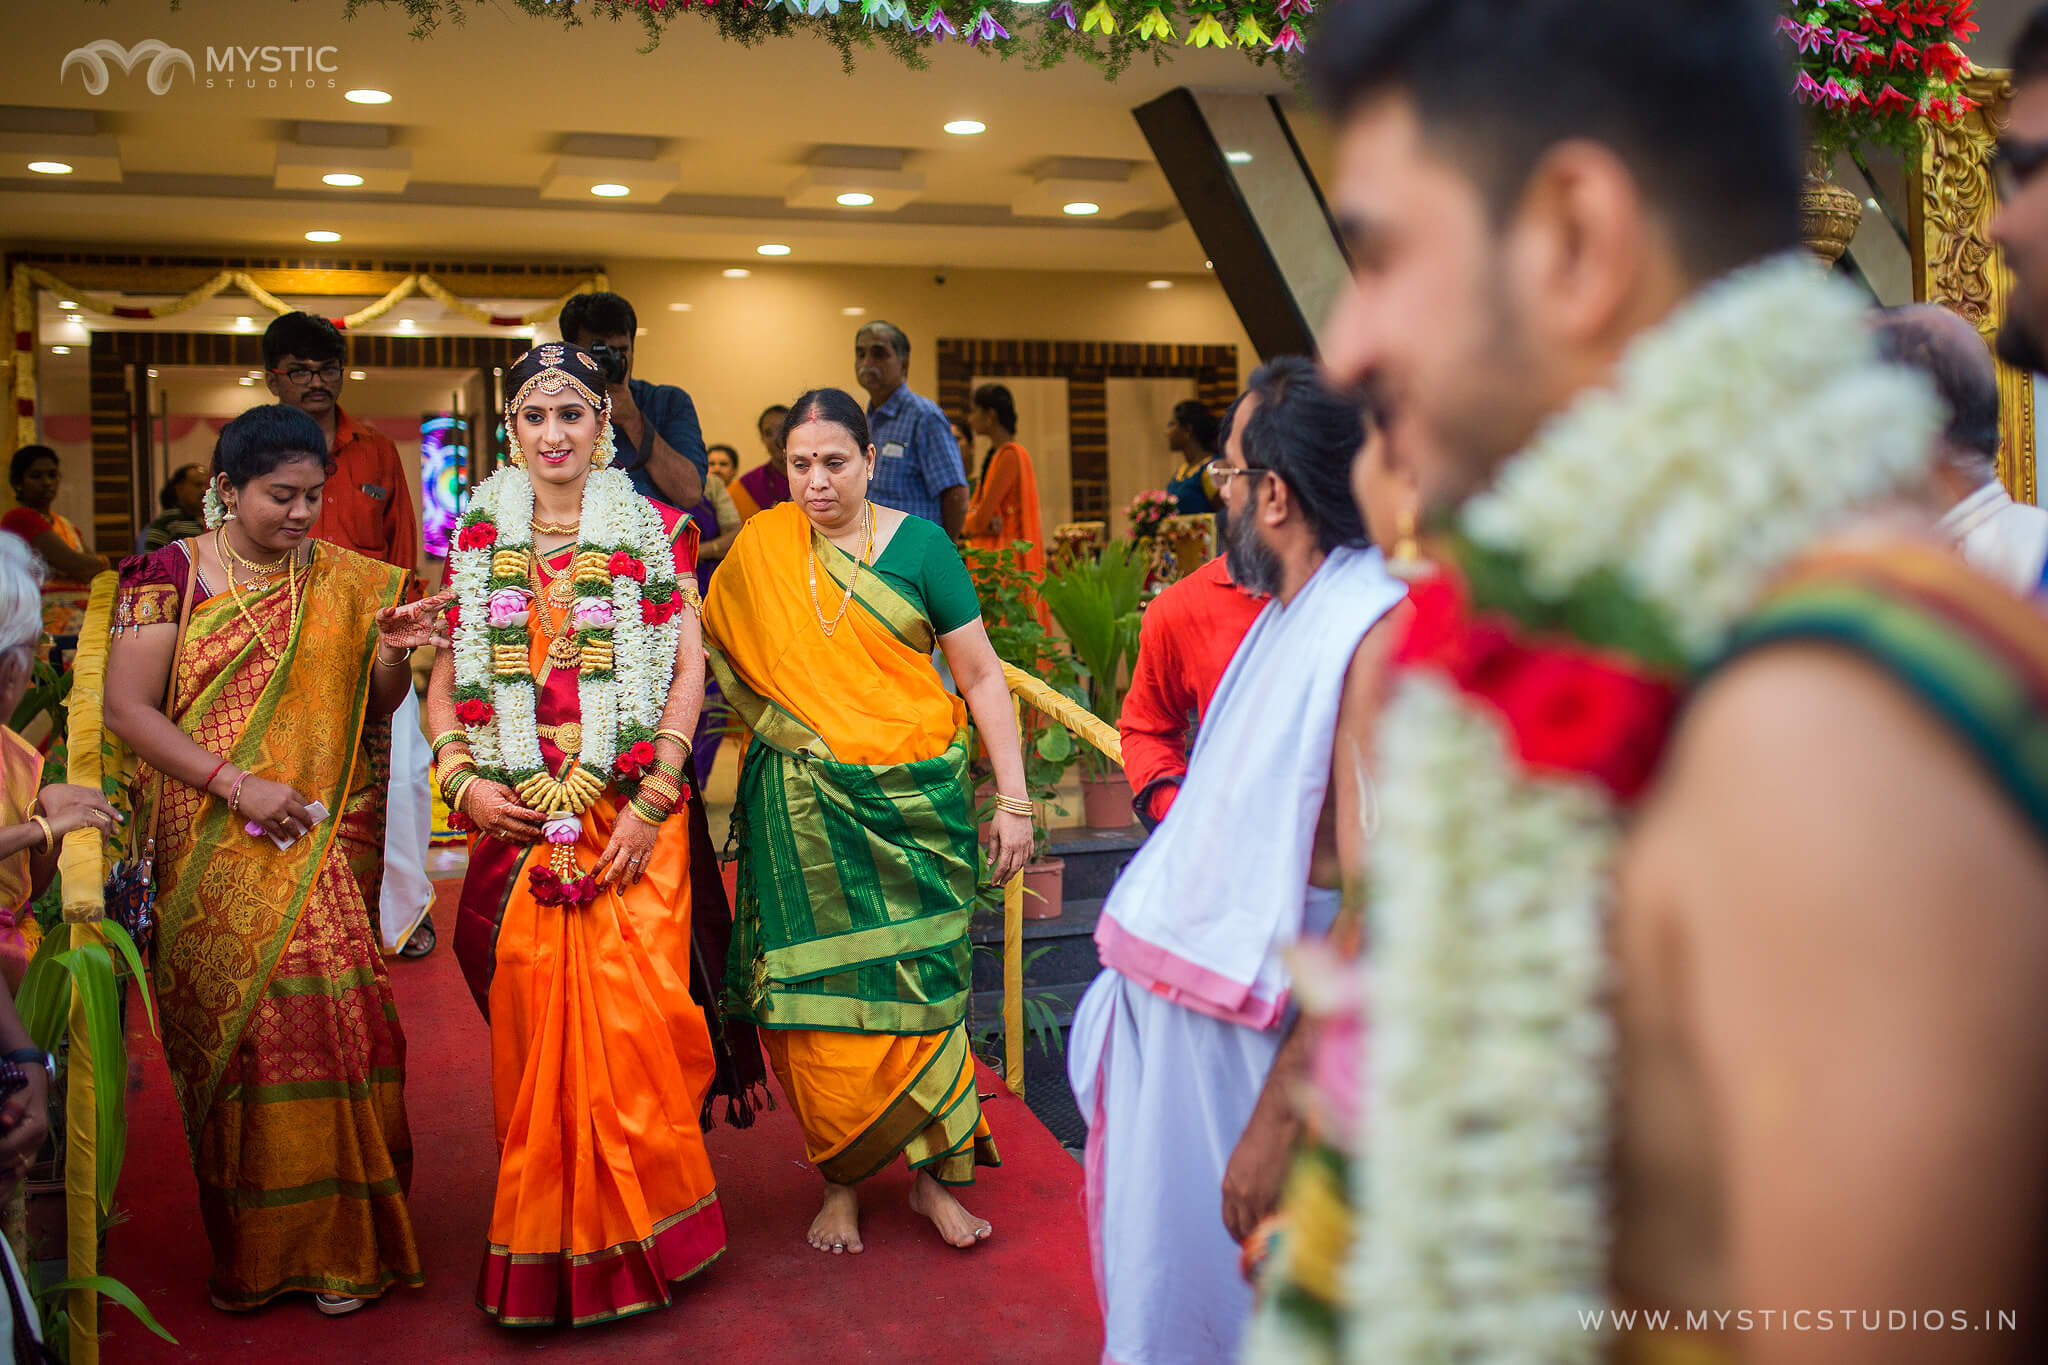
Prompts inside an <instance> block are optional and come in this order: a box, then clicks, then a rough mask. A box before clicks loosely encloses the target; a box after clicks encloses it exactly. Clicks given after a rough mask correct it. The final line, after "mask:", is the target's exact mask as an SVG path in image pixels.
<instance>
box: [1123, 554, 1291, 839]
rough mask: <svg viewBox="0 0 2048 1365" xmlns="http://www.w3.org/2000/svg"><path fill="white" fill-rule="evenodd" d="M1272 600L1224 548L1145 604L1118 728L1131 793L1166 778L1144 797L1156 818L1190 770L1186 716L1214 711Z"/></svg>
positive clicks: (1149, 813) (1162, 814)
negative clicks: (1240, 575) (1256, 592)
mask: <svg viewBox="0 0 2048 1365" xmlns="http://www.w3.org/2000/svg"><path fill="white" fill-rule="evenodd" d="M1266 601H1267V599H1266V598H1264V597H1254V596H1252V595H1251V594H1250V593H1248V592H1245V591H1244V590H1243V589H1241V588H1239V587H1238V586H1237V585H1236V584H1235V583H1233V582H1231V581H1230V572H1229V570H1227V569H1226V568H1224V566H1223V557H1222V556H1221V555H1219V556H1217V557H1216V558H1215V559H1212V560H1210V561H1209V562H1208V563H1207V564H1204V565H1203V566H1202V567H1201V568H1199V569H1197V570H1195V571H1194V572H1193V573H1191V574H1189V575H1188V576H1187V577H1186V578H1183V579H1181V580H1180V582H1178V583H1175V584H1174V585H1173V586H1172V587H1170V588H1168V589H1167V590H1166V591H1165V592H1162V593H1160V594H1159V596H1158V598H1157V599H1155V600H1154V601H1153V603H1152V605H1151V606H1149V607H1147V608H1145V624H1144V627H1143V628H1142V630H1141V632H1140V634H1139V637H1138V663H1137V666H1136V667H1135V668H1133V669H1132V670H1131V690H1130V695H1128V696H1127V697H1125V698H1124V709H1123V715H1122V719H1121V720H1120V722H1119V723H1118V727H1117V728H1118V729H1119V731H1121V733H1122V735H1123V742H1124V775H1125V777H1126V778H1127V779H1128V780H1129V781H1130V784H1131V792H1132V794H1133V795H1134V796H1135V795H1140V794H1142V793H1143V792H1144V791H1145V789H1146V788H1147V787H1150V786H1152V784H1153V783H1155V782H1162V781H1163V783H1164V785H1162V786H1160V787H1157V788H1155V789H1154V790H1153V793H1152V796H1151V798H1150V800H1149V801H1148V802H1147V804H1146V809H1145V814H1146V815H1147V816H1149V817H1150V818H1151V819H1153V820H1155V821H1157V820H1163V819H1165V818H1166V812H1167V809H1168V808H1169V807H1171V806H1172V805H1173V798H1174V796H1175V795H1176V794H1177V793H1178V792H1179V791H1180V783H1179V778H1180V777H1181V776H1182V775H1183V774H1185V773H1186V772H1187V770H1188V718H1189V717H1190V716H1193V717H1194V718H1195V720H1197V721H1200V719H1201V718H1202V717H1203V716H1204V715H1206V714H1207V713H1208V710H1209V699H1210V698H1211V697H1213V696H1215V695H1216V684H1218V683H1220V682H1222V681H1223V672H1224V670H1225V669H1227V668H1229V667H1230V659H1231V656H1232V655H1234V654H1236V653H1237V647H1238V645H1239V644H1241V643H1242V642H1243V641H1244V637H1245V632H1246V631H1248V630H1250V629H1251V628H1252V621H1253V619H1254V618H1256V617H1257V616H1258V614H1259V612H1260V611H1262V610H1264V609H1265V605H1266Z"/></svg>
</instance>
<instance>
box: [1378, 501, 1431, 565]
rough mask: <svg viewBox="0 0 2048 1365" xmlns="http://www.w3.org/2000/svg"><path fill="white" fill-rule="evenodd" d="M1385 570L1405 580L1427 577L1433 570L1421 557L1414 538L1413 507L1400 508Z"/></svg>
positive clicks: (1420, 550) (1420, 546) (1418, 545)
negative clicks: (1391, 550)
mask: <svg viewBox="0 0 2048 1365" xmlns="http://www.w3.org/2000/svg"><path fill="white" fill-rule="evenodd" d="M1387 572H1388V573H1390V574H1392V575H1393V576H1394V577H1396V578H1399V579H1402V580H1403V581H1406V582H1414V581H1415V580H1416V579H1419V578H1427V577H1429V575H1430V574H1431V573H1432V572H1434V570H1433V569H1431V568H1430V565H1429V561H1428V560H1426V559H1424V558H1423V557H1422V545H1421V543H1420V542H1419V541H1417V540H1416V538H1415V509H1414V508H1413V507H1403V508H1402V509H1401V520H1400V527H1399V529H1398V530H1397V531H1396V532H1395V534H1394V552H1393V554H1392V555H1390V556H1388V558H1387Z"/></svg>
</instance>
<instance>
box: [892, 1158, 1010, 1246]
mask: <svg viewBox="0 0 2048 1365" xmlns="http://www.w3.org/2000/svg"><path fill="white" fill-rule="evenodd" d="M910 1207H911V1208H913V1209H915V1210H917V1211H918V1212H919V1213H921V1214H923V1215H924V1216H925V1217H927V1218H929V1219H931V1220H932V1226H933V1227H935V1228H937V1229H938V1230H939V1236H941V1237H943V1238H945V1240H946V1245H947V1246H956V1247H960V1248H962V1249H963V1250H964V1249H965V1248H967V1247H971V1246H973V1245H975V1244H976V1243H977V1242H985V1241H987V1240H988V1236H989V1234H990V1233H991V1232H993V1231H994V1230H995V1229H993V1228H991V1227H990V1226H989V1224H988V1220H987V1219H985V1218H976V1217H975V1216H974V1215H973V1214H971V1213H969V1212H968V1211H967V1210H966V1209H964V1208H962V1207H960V1201H959V1200H957V1199H955V1198H954V1197H953V1192H952V1191H951V1190H949V1189H947V1188H946V1187H945V1186H944V1185H941V1184H940V1183H939V1182H938V1181H936V1180H934V1179H932V1178H931V1176H930V1175H928V1174H926V1173H925V1172H923V1171H919V1172H918V1173H917V1180H916V1181H915V1182H914V1183H913V1184H912V1185H911V1187H910Z"/></svg>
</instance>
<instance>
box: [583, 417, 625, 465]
mask: <svg viewBox="0 0 2048 1365" xmlns="http://www.w3.org/2000/svg"><path fill="white" fill-rule="evenodd" d="M617 458H619V444H618V442H616V441H614V440H613V439H612V423H611V419H610V418H609V417H607V418H606V419H605V423H604V431H603V432H602V433H601V434H600V435H599V436H598V438H597V449H596V451H595V452H593V453H592V454H591V457H590V464H591V468H593V469H610V468H611V467H612V461H613V460H616V459H617Z"/></svg>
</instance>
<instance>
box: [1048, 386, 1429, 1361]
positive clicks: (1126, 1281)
mask: <svg viewBox="0 0 2048 1365" xmlns="http://www.w3.org/2000/svg"><path fill="white" fill-rule="evenodd" d="M1364 436H1365V433H1364V429H1363V423H1362V419H1361V415H1360V412H1359V409H1358V407H1357V405H1356V404H1355V403H1354V402H1351V401H1348V400H1345V399H1341V398H1339V397H1337V396H1335V395H1333V394H1332V393H1330V392H1329V391H1328V390H1326V389H1324V388H1323V387H1322V385H1321V383H1320V381H1319V380H1318V379H1317V378H1316V376H1315V372H1314V369H1313V367H1312V366H1311V365H1310V364H1309V362H1307V361H1304V360H1298V359H1285V360H1279V361H1275V362H1273V363H1272V364H1269V365H1267V366H1265V367H1263V368H1262V369H1260V370H1259V372H1258V373H1257V374H1255V375H1253V377H1252V381H1251V387H1250V388H1249V390H1248V391H1247V392H1246V393H1245V394H1244V396H1243V397H1242V398H1240V399H1239V400H1238V403H1237V406H1236V407H1235V409H1234V410H1233V412H1232V414H1231V418H1230V422H1229V430H1228V434H1227V436H1226V438H1225V440H1224V443H1223V445H1224V454H1223V456H1222V458H1221V460H1220V461H1219V462H1218V464H1217V466H1216V467H1215V472H1216V479H1217V483H1218V485H1219V487H1220V489H1221V491H1222V496H1223V500H1224V503H1225V505H1226V507H1227V509H1228V525H1229V528H1230V533H1229V551H1228V552H1229V555H1230V566H1229V567H1230V572H1231V577H1232V579H1233V580H1234V581H1235V582H1237V583H1239V584H1241V585H1243V586H1245V587H1246V588H1247V589H1248V590H1251V591H1256V592H1261V593H1268V594H1270V595H1271V596H1272V598H1273V600H1272V602H1271V603H1270V604H1269V605H1268V606H1267V607H1266V609H1265V610H1264V611H1263V612H1261V613H1260V615H1259V617H1258V619H1257V620H1256V621H1255V622H1253V624H1252V628H1251V631H1250V633H1249V634H1247V635H1246V636H1245V639H1244V643H1243V644H1242V645H1241V646H1240V647H1239V648H1238V651H1237V654H1236V656H1235V657H1234V658H1233V659H1232V661H1231V664H1230V668H1229V670H1228V671H1227V672H1226V673H1225V674H1224V676H1223V681H1222V683H1221V684H1220V685H1219V686H1218V688H1217V691H1216V696H1215V699H1214V700H1213V701H1212V702H1211V704H1210V709H1209V713H1208V716H1207V718H1206V719H1205V720H1204V722H1203V725H1202V730H1201V734H1200V736H1199V737H1198V739H1197V740H1196V744H1195V750H1194V753H1193V755H1192V757H1191V759H1190V761H1189V767H1188V774H1187V778H1186V780H1185V782H1184V784H1183V786H1182V788H1181V792H1180V795H1179V797H1178V799H1176V801H1175V802H1174V805H1173V808H1172V810H1171V811H1170V812H1168V815H1167V818H1166V819H1165V821H1164V822H1162V823H1161V825H1160V826H1159V828H1158V830H1157V831H1155V832H1154V833H1153V835H1152V837H1151V838H1150V839H1149V840H1148V841H1147V842H1146V844H1145V846H1144V848H1143V849H1141V850H1140V851H1139V853H1138V856H1137V857H1136V858H1135V859H1134V860H1133V861H1132V863H1131V865H1130V867H1129V868H1128V869H1127V870H1126V871H1125V873H1124V875H1123V876H1122V877H1121V878H1120V879H1119V880H1118V882H1117V884H1116V886H1115V887H1114V888H1113V889H1112V890H1111V893H1110V897H1109V900H1108V903H1107V904H1106V905H1105V906H1104V907H1103V913H1102V919H1101V922H1100V924H1099V926H1098V928H1097V930H1096V936H1095V938H1096V945H1097V948H1098V950H1099V952H1100V955H1101V958H1102V962H1103V964H1104V970H1103V972H1102V974H1101V975H1100V976H1099V977H1097V978H1096V980H1095V983H1094V985H1092V986H1091V987H1090V988H1089V991H1088V994H1087V996H1086V997H1085V998H1084V999H1083V1000H1082V1002H1081V1006H1080V1009H1079V1010H1078V1011H1077V1013H1076V1015H1075V1019H1074V1030H1073V1037H1072V1040H1071V1042H1070V1044H1069V1048H1068V1071H1069V1078H1070V1079H1071V1081H1072V1083H1073V1088H1074V1094H1075V1097H1076V1099H1078V1100H1079V1102H1080V1105H1081V1112H1082V1114H1083V1116H1084V1117H1086V1118H1087V1119H1088V1122H1089V1134H1088V1152H1087V1182H1086V1183H1087V1196H1088V1221H1089V1234H1090V1251H1091V1254H1092V1256H1093V1258H1094V1264H1095V1274H1096V1282H1097V1287H1098V1290H1099V1292H1100V1294H1101V1296H1102V1300H1103V1320H1104V1325H1105V1328H1106V1340H1105V1343H1104V1349H1103V1359H1104V1361H1106V1362H1114V1365H1200V1362H1205V1361H1212V1360H1225V1359H1230V1358H1233V1357H1234V1355H1235V1352H1236V1349H1237V1345H1238V1339H1239V1337H1240V1335H1241V1334H1242V1332H1243V1329H1244V1325H1245V1322H1246V1319H1247V1318H1248V1316H1249V1314H1250V1311H1251V1304H1252V1296H1251V1291H1250V1289H1249V1287H1248V1286H1247V1285H1246V1283H1245V1281H1244V1278H1243V1276H1242V1275H1241V1273H1240V1271H1239V1269H1238V1249H1237V1243H1239V1242H1241V1241H1242V1240H1243V1239H1244V1238H1245V1236H1246V1235H1247V1234H1248V1233H1250V1231H1251V1230H1252V1228H1253V1226H1254V1225H1255V1224H1256V1223H1257V1222H1258V1221H1259V1219H1260V1218H1262V1217H1263V1216H1264V1215H1265V1214H1266V1213H1268V1212H1269V1211H1270V1210H1271V1209H1272V1207H1273V1206H1274V1204H1275V1202H1276V1201H1277V1199H1278V1196H1279V1189H1280V1183H1281V1180H1282V1178H1283V1176H1284V1174H1285V1172H1286V1169H1287V1162H1288V1158H1289V1155H1290V1153H1291V1149H1292V1148H1293V1146H1294V1140H1295V1137H1296V1127H1295V1119H1294V1117H1293V1115H1292V1113H1291V1112H1290V1107H1289V1104H1288V1095H1287V1089H1288V1080H1287V1078H1288V1077H1289V1076H1291V1075H1295V1074H1298V1072H1299V1069H1300V1063H1301V1061H1302V1060H1303V1059H1305V1057H1306V1056H1307V1054H1308V1050H1309V1047H1308V1044H1309V1042H1310V1040H1309V1039H1308V1038H1307V1037H1306V1036H1305V1030H1301V1029H1297V1028H1296V1027H1295V1017H1294V1014H1293V1012H1292V1010H1291V1009H1290V1006H1289V998H1288V995H1289V992H1288V987H1289V978H1288V971H1287V966H1286V958H1285V954H1286V950H1287V948H1288V946H1289V945H1290V944H1292V943H1293V942H1294V941H1295V940H1296V939H1297V938H1298V937H1300V936H1302V935H1304V934H1311V935H1312V934H1319V933H1322V932H1323V931H1325V930H1327V929H1328V927H1329V925H1330V923H1331V921H1332V920H1333V919H1334V918H1335V916H1336V912H1337V908H1338V900H1339V887H1340V885H1341V884H1342V882H1343V881H1344V879H1345V877H1346V876H1347V875H1348V874H1355V872H1356V870H1357V869H1358V868H1359V866H1360V863H1361V853H1362V848H1361V845H1362V843H1363V836H1364V830H1365V828H1366V826H1367V823H1368V821H1367V811H1366V806H1367V805H1368V797H1367V795H1366V793H1365V792H1364V791H1363V790H1361V788H1360V785H1359V784H1358V783H1355V782H1350V781H1346V782H1340V783H1337V784H1335V785H1334V786H1333V785H1332V784H1331V781H1330V773H1331V768H1332V758H1333V755H1336V754H1339V753H1342V754H1345V755H1347V756H1348V755H1362V754H1363V753H1364V752H1365V751H1366V748H1367V740H1366V730H1367V727H1368V724H1369V719H1370V714H1371V709H1372V707H1371V703H1372V700H1373V698H1372V695H1371V693H1372V691H1373V687H1374V681H1375V679H1376V678H1378V677H1379V676H1380V675H1381V674H1382V672H1383V669H1382V665H1383V663H1384V660H1385V658H1386V656H1387V655H1388V654H1389V653H1390V652H1391V650H1392V647H1393V641H1392V639H1391V638H1390V637H1391V635H1392V633H1393V632H1392V631H1391V630H1390V629H1375V627H1376V626H1378V625H1379V624H1380V623H1381V622H1382V621H1383V620H1384V619H1385V617H1386V615H1387V613H1388V612H1389V611H1390V610H1392V609H1393V608H1394V607H1395V606H1396V605H1397V604H1398V603H1400V601H1401V599H1402V596H1403V589H1402V587H1401V585H1400V584H1399V583H1398V582H1397V581H1396V580H1394V579H1393V578H1392V577H1390V576H1389V575H1388V574H1387V572H1386V570H1385V568H1384V566H1383V563H1382V560H1381V556H1380V553H1379V551H1377V550H1375V549H1372V548H1371V547H1370V544H1369V542H1368V539H1367V536H1366V532H1365V527H1364V525H1363V523H1362V522H1361V519H1360V516H1359V511H1358V508H1357V506H1356V505H1355V504H1354V503H1353V501H1352V497H1351V492H1350V488H1349V484H1348V478H1349V472H1350V468H1351V461H1352V456H1353V455H1354V453H1356V452H1357V450H1358V449H1359V447H1360V446H1361V445H1362V444H1363V443H1364ZM1356 767H1357V764H1356V761H1355V759H1351V758H1347V760H1346V762H1345V764H1344V766H1343V768H1342V771H1346V772H1350V771H1353V770H1354V769H1355V768H1356Z"/></svg>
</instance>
